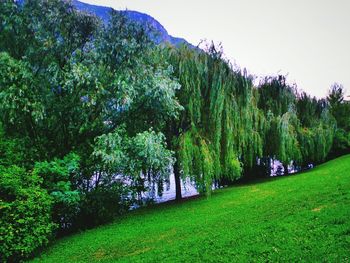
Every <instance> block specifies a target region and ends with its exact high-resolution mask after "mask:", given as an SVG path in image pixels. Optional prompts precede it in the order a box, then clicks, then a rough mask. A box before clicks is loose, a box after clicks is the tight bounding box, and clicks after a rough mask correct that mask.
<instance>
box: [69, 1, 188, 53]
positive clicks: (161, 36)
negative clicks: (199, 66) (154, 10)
mask: <svg viewBox="0 0 350 263" xmlns="http://www.w3.org/2000/svg"><path fill="white" fill-rule="evenodd" d="M72 3H73V5H74V6H75V7H76V8H77V9H78V10H81V11H85V12H88V13H90V14H93V15H96V16H97V17H99V18H100V19H101V20H102V21H103V22H104V23H107V22H108V19H109V12H110V11H111V9H112V8H111V7H104V6H97V5H90V4H86V3H82V2H80V1H78V0H73V1H72ZM119 12H122V13H123V14H125V15H126V17H128V18H129V19H131V20H132V21H135V22H137V23H139V24H141V25H145V26H146V25H149V26H151V27H152V28H153V29H154V30H155V32H156V35H154V34H152V36H151V38H152V39H153V40H154V41H155V42H156V43H157V44H160V43H169V44H172V45H175V46H178V45H181V44H185V45H189V46H191V47H192V45H191V44H190V43H188V42H187V41H186V40H185V39H183V38H178V37H173V36H171V35H169V33H168V31H167V30H166V29H165V28H164V27H163V26H162V25H161V24H160V23H159V22H158V21H157V20H156V19H154V18H153V17H152V16H150V15H147V14H144V13H140V12H137V11H130V10H124V11H119Z"/></svg>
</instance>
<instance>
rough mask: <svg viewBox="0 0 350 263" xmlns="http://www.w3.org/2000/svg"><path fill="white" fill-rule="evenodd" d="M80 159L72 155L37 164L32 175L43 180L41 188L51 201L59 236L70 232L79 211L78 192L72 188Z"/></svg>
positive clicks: (77, 173)
mask: <svg viewBox="0 0 350 263" xmlns="http://www.w3.org/2000/svg"><path fill="white" fill-rule="evenodd" d="M79 162H80V158H79V156H78V155H76V154H74V153H70V154H68V155H66V156H65V157H64V158H63V159H54V160H53V161H51V162H37V163H36V164H35V166H34V170H33V174H35V175H36V176H38V177H40V178H42V179H43V187H44V188H45V189H46V190H47V191H48V192H49V194H50V196H51V197H52V200H53V205H52V218H53V222H55V223H56V224H58V226H59V229H58V230H59V234H63V233H65V232H69V231H71V228H72V226H73V224H74V221H75V220H76V216H77V214H78V211H79V202H80V192H79V191H78V190H76V189H73V187H72V183H71V182H72V181H73V182H74V181H75V179H76V177H77V176H78V175H79V172H80V167H79Z"/></svg>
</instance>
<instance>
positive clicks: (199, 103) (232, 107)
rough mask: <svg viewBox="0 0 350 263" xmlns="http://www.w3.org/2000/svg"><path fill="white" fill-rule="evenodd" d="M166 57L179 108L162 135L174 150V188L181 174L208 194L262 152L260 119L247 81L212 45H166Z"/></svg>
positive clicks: (264, 124) (259, 113) (261, 113)
mask: <svg viewBox="0 0 350 263" xmlns="http://www.w3.org/2000/svg"><path fill="white" fill-rule="evenodd" d="M168 59H169V61H170V63H171V64H172V65H173V67H174V71H175V74H176V76H177V78H178V80H179V83H180V84H181V89H180V90H179V92H178V94H177V97H178V99H179V101H180V104H181V105H182V106H183V107H184V110H183V111H182V113H181V114H180V117H179V119H177V120H172V121H171V122H169V125H168V133H167V137H168V139H169V140H170V144H171V145H172V150H174V151H175V152H176V159H177V161H176V163H175V166H174V174H175V178H176V182H177V183H176V186H177V189H178V190H179V187H180V177H182V178H190V179H191V181H193V182H194V183H195V185H196V187H197V189H198V191H199V192H200V193H206V194H207V195H210V193H211V189H212V186H213V183H214V182H217V181H220V180H223V179H224V180H229V181H234V180H236V179H237V178H239V177H240V176H241V174H242V170H243V169H244V168H245V167H251V166H253V165H254V164H255V163H256V158H257V156H261V155H262V149H263V148H262V147H263V141H262V137H261V134H263V131H264V130H265V129H266V127H265V126H266V121H265V117H264V114H263V112H262V111H260V110H259V109H258V108H257V94H255V93H256V92H255V90H254V88H253V84H252V79H251V78H250V77H248V76H247V74H246V73H245V72H242V71H240V70H234V69H233V67H232V66H231V64H230V63H229V62H227V61H225V60H224V59H223V58H222V51H221V50H220V49H218V48H216V47H215V46H214V45H211V46H210V47H208V48H207V50H206V52H198V51H197V50H193V49H189V48H187V47H182V48H180V49H169V50H168ZM177 198H181V192H179V191H177Z"/></svg>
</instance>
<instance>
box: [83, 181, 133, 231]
mask: <svg viewBox="0 0 350 263" xmlns="http://www.w3.org/2000/svg"><path fill="white" fill-rule="evenodd" d="M129 191H130V189H129V188H128V187H127V186H125V185H124V184H123V183H119V182H115V183H112V184H111V185H108V186H102V185H101V186H99V187H97V188H95V189H94V190H92V191H90V192H88V193H86V195H85V196H84V198H83V200H82V202H81V210H80V215H79V226H80V228H81V229H83V228H87V227H88V228H89V227H93V226H97V225H100V224H104V223H108V222H110V221H112V220H113V219H114V218H115V217H116V216H118V215H121V214H122V213H124V212H125V211H126V210H127V209H128V208H129V207H130V205H131V203H132V199H131V196H130V195H129Z"/></svg>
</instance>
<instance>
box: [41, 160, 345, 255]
mask: <svg viewBox="0 0 350 263" xmlns="http://www.w3.org/2000/svg"><path fill="white" fill-rule="evenodd" d="M35 261H40V262H41V261H44V262H116V261H118V262H119V261H120V262H242V261H243V262H246V261H250V262H251V261H258V262H266V261H288V262H297V261H303V262H349V261H350V155H347V156H343V157H341V158H338V159H336V160H333V161H330V162H328V163H326V164H323V165H320V166H318V167H317V168H315V169H313V170H311V171H309V172H306V173H302V174H298V175H294V176H288V177H280V178H274V179H266V180H263V181H260V182H255V183H251V184H246V185H239V186H235V187H230V188H225V189H221V190H217V191H215V192H214V194H213V195H212V197H211V198H210V199H207V198H205V197H201V198H197V199H193V200H188V201H184V202H181V203H167V204H161V205H156V206H154V207H151V208H145V209H140V210H136V211H133V212H130V213H129V214H127V215H126V216H124V217H122V218H120V219H118V220H116V221H115V222H114V223H112V224H109V225H106V226H103V227H99V228H96V229H93V230H90V231H86V232H83V233H81V234H77V235H74V236H71V237H67V238H64V239H61V240H59V241H57V242H56V243H55V244H53V245H52V246H51V247H49V248H48V249H47V250H46V251H44V252H43V253H42V255H41V256H40V257H38V258H36V259H35Z"/></svg>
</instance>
